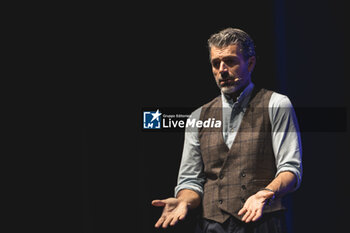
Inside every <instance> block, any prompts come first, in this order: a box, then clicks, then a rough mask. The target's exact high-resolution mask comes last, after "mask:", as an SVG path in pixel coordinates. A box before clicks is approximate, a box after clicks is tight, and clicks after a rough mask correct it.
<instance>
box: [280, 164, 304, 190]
mask: <svg viewBox="0 0 350 233" xmlns="http://www.w3.org/2000/svg"><path fill="white" fill-rule="evenodd" d="M286 171H289V172H291V173H293V174H294V175H295V176H296V178H297V182H296V184H295V186H294V189H293V190H292V192H294V191H295V190H297V189H298V188H299V187H300V184H301V177H302V174H301V171H299V170H298V169H297V168H295V167H293V166H283V167H281V168H280V169H278V170H277V172H276V176H275V177H277V176H278V175H279V174H280V173H281V172H286Z"/></svg>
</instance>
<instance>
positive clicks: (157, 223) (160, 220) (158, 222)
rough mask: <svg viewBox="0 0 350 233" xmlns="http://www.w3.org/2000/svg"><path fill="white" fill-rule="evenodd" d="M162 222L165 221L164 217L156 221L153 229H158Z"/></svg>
mask: <svg viewBox="0 0 350 233" xmlns="http://www.w3.org/2000/svg"><path fill="white" fill-rule="evenodd" d="M164 220H165V217H160V218H159V219H158V221H157V222H156V224H155V225H154V227H156V228H158V227H160V226H161V225H162V223H163V222H164Z"/></svg>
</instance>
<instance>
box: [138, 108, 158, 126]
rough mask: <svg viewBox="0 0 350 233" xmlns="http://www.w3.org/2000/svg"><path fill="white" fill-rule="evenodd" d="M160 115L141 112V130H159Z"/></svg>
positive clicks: (154, 112)
mask: <svg viewBox="0 0 350 233" xmlns="http://www.w3.org/2000/svg"><path fill="white" fill-rule="evenodd" d="M161 115H162V113H160V112H159V109H157V111H144V112H143V128H144V129H160V121H161Z"/></svg>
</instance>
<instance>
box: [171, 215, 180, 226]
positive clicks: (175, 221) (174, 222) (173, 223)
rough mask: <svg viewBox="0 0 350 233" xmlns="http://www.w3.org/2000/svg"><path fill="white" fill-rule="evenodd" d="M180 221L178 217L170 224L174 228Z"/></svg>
mask: <svg viewBox="0 0 350 233" xmlns="http://www.w3.org/2000/svg"><path fill="white" fill-rule="evenodd" d="M178 220H179V218H178V217H175V218H173V220H172V221H171V222H170V226H174V225H175V224H176V223H177V222H178Z"/></svg>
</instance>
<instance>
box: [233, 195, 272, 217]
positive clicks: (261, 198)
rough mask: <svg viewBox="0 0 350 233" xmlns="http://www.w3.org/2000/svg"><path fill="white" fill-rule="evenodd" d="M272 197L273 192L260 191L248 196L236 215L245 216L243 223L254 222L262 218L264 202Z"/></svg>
mask: <svg viewBox="0 0 350 233" xmlns="http://www.w3.org/2000/svg"><path fill="white" fill-rule="evenodd" d="M273 195H274V193H273V192H270V191H267V190H261V191H259V192H257V193H256V194H254V195H252V196H250V197H249V198H248V199H247V201H246V202H245V203H244V205H243V208H242V209H241V210H240V211H239V212H238V215H242V214H244V213H245V215H244V216H243V218H242V221H243V222H246V223H248V222H250V221H253V222H254V221H256V220H258V219H259V218H260V217H261V216H262V211H263V209H264V206H265V203H266V200H267V199H269V198H271V197H272V196H273Z"/></svg>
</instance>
